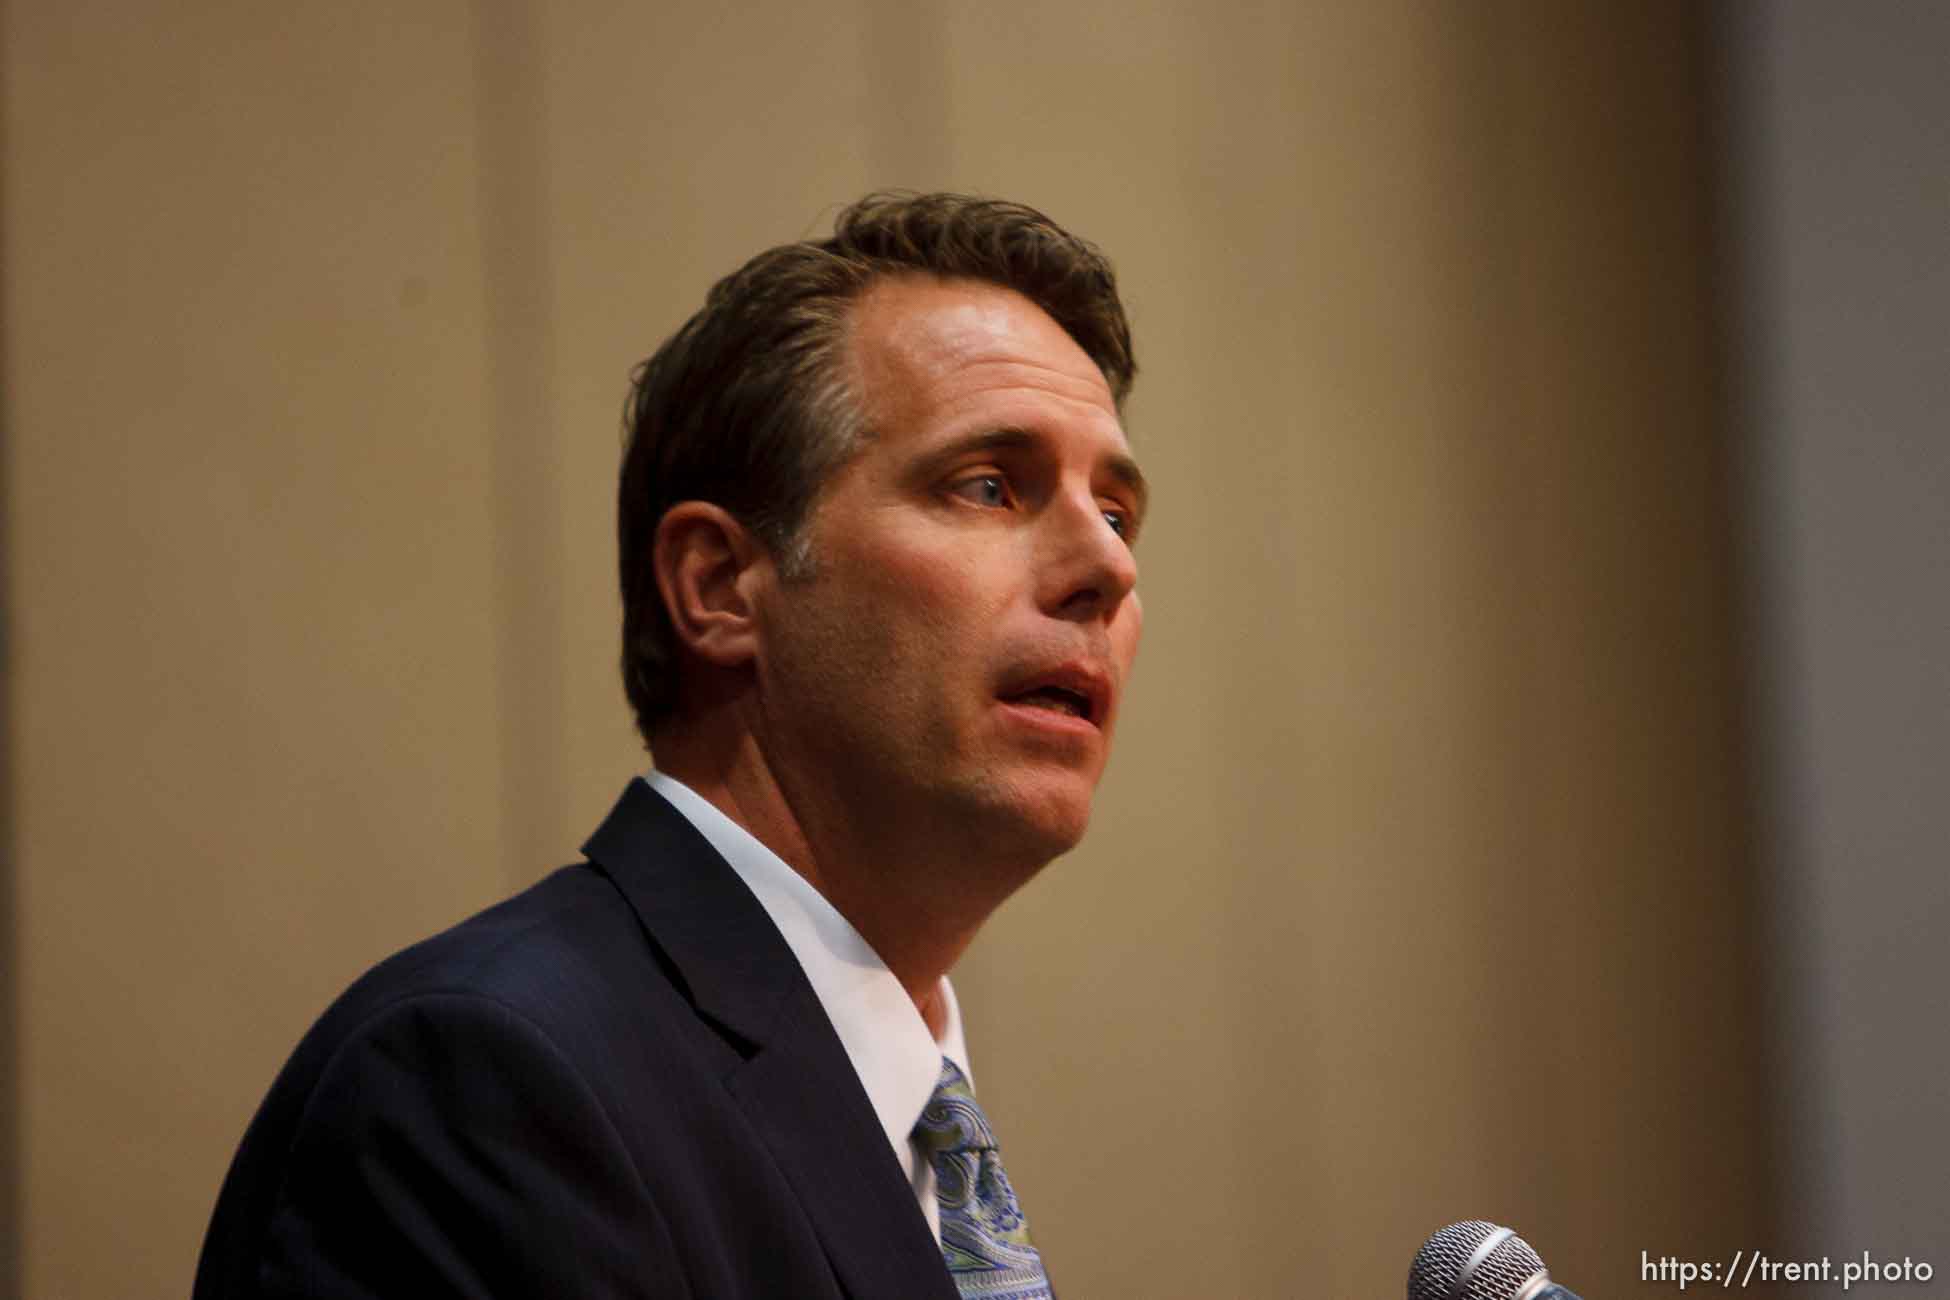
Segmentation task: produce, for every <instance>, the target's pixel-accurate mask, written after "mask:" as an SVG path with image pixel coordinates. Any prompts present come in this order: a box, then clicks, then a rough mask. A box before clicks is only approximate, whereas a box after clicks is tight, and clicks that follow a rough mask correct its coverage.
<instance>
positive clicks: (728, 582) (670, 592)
mask: <svg viewBox="0 0 1950 1300" xmlns="http://www.w3.org/2000/svg"><path fill="white" fill-rule="evenodd" d="M652 563H653V564H654V565H655V566H656V571H657V588H658V590H659V591H661V592H662V593H663V598H664V608H665V609H666V610H668V611H670V622H671V626H672V627H673V628H675V629H676V632H677V640H678V641H679V642H680V643H682V644H683V645H684V646H685V647H686V648H687V649H689V650H690V652H691V653H692V654H694V655H696V656H697V657H698V658H700V659H702V660H704V661H705V662H706V663H708V664H713V665H715V666H717V667H719V668H736V667H739V666H740V665H743V664H746V663H749V662H751V660H752V658H753V657H754V656H755V655H756V654H757V653H758V623H757V610H756V608H755V607H754V598H755V596H756V592H757V585H758V583H759V582H761V581H764V580H765V579H766V578H768V577H769V576H770V574H769V570H770V566H771V563H772V560H771V554H770V552H769V551H768V550H767V549H766V547H765V546H764V544H763V543H762V542H760V541H759V539H758V538H757V537H755V536H754V535H753V534H752V532H751V530H750V529H748V528H746V527H745V525H743V524H742V523H740V522H738V520H737V518H736V517H735V516H733V515H732V513H731V512H730V511H729V510H726V509H725V508H724V507H723V506H719V505H715V504H713V503H712V502H709V501H680V502H678V503H677V504H676V505H674V506H672V507H671V508H670V509H668V510H666V511H665V512H664V517H663V518H662V519H661V520H659V521H658V523H657V538H656V542H655V544H654V549H653V552H652Z"/></svg>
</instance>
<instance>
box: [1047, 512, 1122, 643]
mask: <svg viewBox="0 0 1950 1300" xmlns="http://www.w3.org/2000/svg"><path fill="white" fill-rule="evenodd" d="M1045 522H1046V523H1047V525H1048V535H1047V538H1046V546H1047V562H1046V567H1045V569H1044V574H1043V583H1044V597H1045V599H1044V605H1045V607H1046V608H1047V609H1049V610H1050V611H1051V612H1052V613H1055V614H1057V615H1059V616H1060V617H1063V618H1072V619H1094V618H1102V619H1105V620H1106V621H1108V620H1109V618H1110V617H1111V616H1112V615H1113V614H1115V613H1116V612H1117V608H1118V606H1119V605H1120V604H1122V603H1123V600H1124V598H1125V597H1126V596H1128V595H1130V594H1131V590H1132V588H1134V587H1136V586H1137V557H1136V556H1134V555H1133V554H1131V548H1130V545H1129V543H1127V542H1126V541H1125V540H1124V538H1123V537H1122V536H1121V535H1120V534H1119V533H1118V531H1117V530H1116V529H1115V528H1113V527H1111V524H1110V520H1109V519H1107V518H1105V517H1104V510H1103V507H1102V506H1101V505H1099V504H1098V503H1097V500H1096V497H1095V495H1094V494H1092V493H1089V492H1079V493H1068V492H1066V493H1063V494H1061V495H1060V496H1059V497H1058V498H1057V499H1056V500H1054V501H1052V502H1051V503H1050V507H1049V513H1048V516H1047V518H1046V521H1045Z"/></svg>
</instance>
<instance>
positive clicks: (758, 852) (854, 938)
mask: <svg viewBox="0 0 1950 1300" xmlns="http://www.w3.org/2000/svg"><path fill="white" fill-rule="evenodd" d="M646 779H647V780H648V781H649V783H650V788H651V789H653V790H655V791H656V792H657V793H658V794H660V795H662V796H663V797H664V798H666V799H668V800H669V801H670V803H671V805H672V806H673V807H675V808H676V809H677V811H678V812H680V813H682V814H683V815H684V817H685V819H686V820H688V821H689V822H690V823H691V825H692V826H695V827H696V828H697V830H698V833H699V834H701V835H703V836H704V838H705V839H707V840H709V841H710V842H711V847H712V848H714V849H716V850H717V851H718V853H719V855H720V856H721V857H723V858H724V860H725V861H726V862H728V863H730V864H731V869H732V870H733V871H735V872H737V873H738V878H739V879H740V880H742V881H744V882H745V887H746V888H748V889H750V890H751V891H752V894H753V895H754V896H755V897H756V898H757V899H758V903H759V906H760V907H763V908H764V909H765V914H766V915H767V916H769V917H771V918H772V924H773V925H775V926H777V927H778V929H779V934H780V935H781V936H783V937H784V939H785V942H786V946H787V947H788V948H790V949H792V955H793V956H794V957H796V958H798V959H799V967H800V969H801V970H803V971H805V973H806V979H807V981H808V982H809V983H811V984H812V987H813V992H814V993H815V994H816V995H818V997H819V1005H820V1006H822V1007H824V1008H825V1010H826V1018H827V1019H828V1020H830V1021H832V1022H833V1029H834V1030H835V1031H836V1032H837V1033H838V1034H839V1037H840V1046H842V1047H844V1048H845V1049H846V1057H847V1060H849V1061H851V1062H852V1063H853V1072H854V1073H855V1074H857V1075H859V1076H860V1086H861V1087H862V1088H864V1089H866V1093H867V1100H868V1101H869V1102H871V1103H872V1104H873V1112H874V1114H875V1115H876V1116H878V1117H879V1119H880V1126H881V1128H882V1129H883V1130H884V1131H885V1132H886V1134H887V1142H888V1145H890V1146H891V1147H892V1148H893V1151H894V1158H895V1159H897V1160H899V1161H900V1164H901V1168H902V1169H903V1170H905V1171H906V1173H907V1180H908V1182H909V1183H910V1184H911V1185H912V1186H913V1188H914V1199H915V1201H916V1202H917V1203H918V1204H919V1205H920V1207H921V1213H922V1214H924V1215H926V1216H927V1220H928V1226H929V1227H930V1228H932V1229H933V1230H934V1236H935V1240H936V1241H939V1240H940V1239H941V1207H940V1205H939V1204H938V1203H937V1201H936V1199H935V1186H934V1167H933V1166H932V1165H931V1164H929V1163H928V1161H927V1160H925V1159H924V1158H922V1156H921V1155H920V1153H919V1152H918V1151H917V1150H916V1149H915V1146H914V1142H913V1136H912V1135H913V1132H914V1125H915V1123H916V1122H917V1121H918V1120H919V1119H920V1118H921V1111H922V1109H923V1108H925V1107H926V1106H927V1104H928V1098H930V1097H932V1096H933V1095H934V1083H935V1080H936V1079H937V1078H939V1077H940V1074H941V1058H942V1057H944V1056H945V1057H947V1058H948V1059H949V1060H951V1061H953V1062H954V1063H955V1064H956V1066H958V1067H959V1068H960V1069H961V1072H962V1073H963V1074H965V1075H968V1077H969V1080H970V1083H969V1086H970V1087H973V1086H974V1076H973V1074H971V1073H970V1072H969V1068H968V1047H967V1044H966V1043H964V1042H963V1040H962V1028H961V1007H960V1006H959V1005H958V1004H957V1003H956V1002H955V990H954V988H953V986H951V985H950V984H949V983H948V980H947V977H945V976H944V977H943V978H942V980H941V1004H942V1006H943V1008H944V1009H945V1012H946V1016H945V1021H946V1023H945V1024H944V1026H943V1029H942V1033H941V1038H940V1041H938V1042H937V1041H936V1040H935V1037H934V1035H933V1034H932V1033H930V1032H929V1031H928V1026H927V1022H926V1021H924V1020H922V1019H921V1013H920V1011H919V1010H917V1009H916V1008H915V1006H914V1000H913V999H912V998H910V997H908V996H907V990H906V989H905V988H904V987H902V985H901V982H900V981H899V980H897V979H895V978H894V973H893V972H892V971H890V970H888V969H887V963H886V962H883V961H882V960H880V954H879V953H876V952H875V951H874V950H873V947H872V946H871V945H870V944H868V943H867V941H866V940H865V939H863V938H861V937H860V932H859V931H858V930H856V929H854V928H853V925H852V923H851V922H850V921H848V920H847V919H846V918H845V917H844V916H841V915H840V913H839V910H838V909H837V908H835V907H834V906H833V905H832V904H831V903H829V902H827V901H826V896H825V895H824V894H821V893H820V892H819V891H818V890H817V889H814V888H813V887H812V885H811V884H810V883H809V882H808V881H807V880H806V878H805V877H804V876H802V875H800V874H799V873H798V872H796V871H794V870H793V869H792V868H791V867H789V866H787V865H786V864H785V862H784V860H783V859H781V858H780V857H779V855H778V854H776V853H774V852H772V850H770V849H768V848H766V847H765V846H764V845H763V844H761V843H759V842H758V840H757V839H756V838H754V837H753V835H752V833H751V832H750V831H747V830H746V829H745V828H744V827H742V826H740V825H739V824H738V823H737V822H734V821H732V820H731V818H729V817H727V816H725V815H724V814H723V813H722V812H720V811H718V809H717V807H716V805H714V804H712V803H711V802H710V801H709V800H707V799H705V798H704V796H702V795H700V794H698V793H697V792H696V791H694V790H692V789H691V788H690V787H689V786H687V785H685V784H684V783H683V782H682V781H679V780H677V779H676V778H674V777H671V776H667V775H665V774H664V773H662V772H652V773H650V775H649V776H648V778H646Z"/></svg>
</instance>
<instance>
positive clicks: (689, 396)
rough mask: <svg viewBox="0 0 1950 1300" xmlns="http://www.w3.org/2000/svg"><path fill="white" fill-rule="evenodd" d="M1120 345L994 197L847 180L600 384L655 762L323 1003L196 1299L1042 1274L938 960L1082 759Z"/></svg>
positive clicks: (1064, 268)
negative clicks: (543, 851)
mask: <svg viewBox="0 0 1950 1300" xmlns="http://www.w3.org/2000/svg"><path fill="white" fill-rule="evenodd" d="M1134 372H1135V367H1134V364H1133V362H1132V358H1131V350H1130V341H1129V332H1128V329H1127V327H1126V324H1125V320H1124V314H1123V309H1122V307H1121V305H1120V304H1119V302H1118V299H1117V293H1116V286H1115V281H1114V279H1113V277H1112V274H1111V270H1110V267H1109V265H1108V263H1106V262H1105V261H1104V259H1103V258H1102V256H1101V255H1100V254H1098V253H1097V252H1096V250H1095V249H1094V248H1092V247H1091V246H1090V245H1088V244H1085V243H1083V242H1082V241H1080V240H1078V239H1076V238H1075V237H1073V236H1071V235H1069V234H1067V233H1066V232H1064V231H1062V230H1061V229H1060V228H1058V227H1057V226H1056V225H1055V224H1054V223H1053V222H1051V221H1050V220H1049V219H1048V218H1046V217H1044V216H1042V215H1041V214H1039V213H1036V212H1034V211H1032V210H1030V209H1027V208H1023V207H1020V206H1017V205H1013V204H1005V203H996V202H987V201H980V200H974V199H969V198H964V197H961V196H955V195H927V196H920V197H903V196H890V195H877V196H871V197H869V198H867V199H865V200H863V201H862V202H860V203H858V204H856V205H854V206H853V207H852V208H850V209H848V210H847V211H846V212H844V213H842V214H841V216H840V217H839V219H838V221H837V223H836V227H835V233H834V236H833V237H832V238H831V239H828V240H824V241H820V242H817V243H800V244H793V245H788V246H785V247H782V248H777V249H773V250H771V251H770V252H767V253H764V254H761V255H760V256H759V257H757V258H755V259H754V260H753V261H752V262H750V263H748V264H747V265H746V266H745V267H744V268H743V269H741V270H739V271H738V272H736V273H734V274H733V275H731V276H729V277H727V278H726V279H725V280H723V281H721V282H720V283H719V284H718V285H717V286H716V287H715V288H714V289H713V290H712V291H711V293H710V295H709V297H708V299H707V301H706V303H705V306H704V307H703V308H702V309H701V310H700V311H699V312H698V314H697V315H696V316H694V317H693V318H692V319H691V320H690V322H689V323H687V324H686V325H685V326H684V327H683V328H682V329H681V330H680V331H679V332H678V333H677V334H676V335H675V336H673V337H672V338H671V339H670V340H669V341H668V342H666V343H665V344H664V346H663V347H662V348H661V349H660V350H659V351H658V353H657V354H656V356H654V357H653V358H652V359H651V360H650V361H649V362H648V363H646V364H645V366H644V367H643V368H642V370H641V371H640V372H639V374H638V376H637V384H636V391H635V394H634V397H633V400H632V403H631V409H630V413H629V421H630V444H629V449H628V452H627V454H626V457H625V463H624V467H623V474H622V485H621V494H620V517H619V530H618V531H619V538H620V543H621V545H620V550H621V560H622V578H623V600H624V653H623V665H624V677H625V683H626V687H627V691H628V694H629V698H630V701H631V704H632V706H633V708H634V709H635V711H636V715H637V720H638V724H639V727H640V728H641V730H642V731H643V733H644V736H645V738H646V740H647V741H648V742H649V744H650V746H651V749H652V752H653V753H654V755H655V759H656V765H657V769H658V770H657V772H656V773H655V774H653V775H652V776H651V777H650V779H649V780H648V781H647V782H646V781H637V782H633V783H632V784H631V786H630V787H629V788H628V789H627V790H626V791H625V792H624V794H623V797H622V799H621V800H620V802H619V803H618V804H617V806H616V808H615V809H614V810H613V811H612V813H611V814H610V816H609V818H608V820H607V821H605V823H604V824H603V826H602V827H601V828H600V829H598V830H597V832H596V833H595V835H594V836H593V837H591V839H590V840H589V842H588V843H587V844H586V845H585V846H584V852H585V853H586V854H587V855H588V861H587V862H585V863H583V864H581V865H579V866H575V867H569V868H565V869H563V870H562V871H559V872H557V873H556V874H555V875H553V876H551V877H549V878H548V879H547V880H545V881H543V882H542V883H541V884H539V885H537V886H535V887H534V888H533V889H531V890H529V891H528V892H526V893H524V894H522V895H519V896H517V897H516V898H513V899H511V900H509V901H508V902H506V903H503V904H501V905H500V906H499V907H496V908H493V909H491V910H489V911H487V912H485V913H483V914H481V915H480V916H477V917H475V918H473V919H472V920H469V921H467V922H464V923H463V924H461V925H460V926H458V927H456V928H455V929H453V930H450V931H448V932H446V933H445V934H442V935H439V936H436V937H435V938H433V939H430V940H428V941H426V942H425V943H422V944H420V945H417V946H416V947H414V948H410V949H408V950H407V951H406V952H404V953H401V954H399V955H398V956H396V957H394V958H392V959H391V960H389V961H387V962H385V963H383V964H381V965H380V966H379V967H377V968H376V969H375V970H373V971H372V972H370V973H369V974H368V975H367V976H366V977H365V978H364V979H362V980H361V981H360V982H359V983H357V984H355V985H354V986H353V987H352V989H351V990H349V991H348V992H347V993H346V994H345V995H344V996H343V997H342V998H341V999H340V1000H339V1002H338V1003H336V1004H335V1005H334V1006H333V1007H332V1008H331V1009H330V1010H329V1011H327V1013H326V1014H325V1016H324V1017H323V1018H322V1019H321V1020H320V1021H319V1023H318V1025H317V1026H315V1027H314V1028H313V1030H312V1032H311V1033H310V1034H309V1035H308V1036H307V1037H306V1039H305V1041H304V1042H303V1043H301V1044H300V1046H299V1048H298V1050H297V1052H296V1053H295V1054H294V1055H293V1057H292V1060H291V1062H290V1063H289V1064H288V1065H287V1066H286V1068H285V1070H284V1072H283V1073H282V1075H281V1076H280V1077H279V1079H278V1081H277V1083H276V1085H275V1086H274V1087H273V1089H272V1092H271V1094H270V1096H269V1097H268V1098H267V1100H266V1101H265V1103H264V1106H263V1108H262V1109H261V1110H260V1112H259V1114H258V1116H257V1118H256V1120H255V1121H254V1122H253V1123H252V1125H251V1129H250V1131H249V1132H248V1133H247V1134H246V1136H245V1139H244V1143H243V1146H242V1148H241V1150H240V1151H239V1153H238V1155H237V1159H236V1162H235V1164H234V1165H233V1167H232V1169H231V1172H230V1176H229V1178H228V1179H227V1181H226V1183H225V1186H224V1191H223V1194H222V1196H221V1198H220V1200H219V1202H218V1206H217V1210H216V1215H215V1218H214V1221H213V1223H212V1226H211V1229H210V1235H209V1238H208V1240H207V1241H206V1243H205V1246H204V1252H203V1258H202V1262H201V1265H200V1267H199V1270H198V1276H197V1286H196V1295H197V1297H198V1298H199V1300H214V1298H215V1297H220V1296H221V1297H228V1296H244V1295H251V1296H256V1295H266V1296H301V1295H302V1296H331V1297H354V1296H358V1297H366V1296H379V1295H388V1296H392V1295H413V1296H431V1295H466V1296H488V1295H496V1296H516V1295H521V1296H666V1295H669V1296H680V1295H681V1296H699V1297H713V1298H716V1297H731V1296H792V1297H814V1296H819V1297H825V1296H854V1297H870V1296H873V1297H903V1298H905V1297H926V1296H934V1297H942V1298H943V1300H946V1298H948V1297H954V1296H957V1295H961V1296H973V1295H1008V1296H1021V1297H1033V1296H1044V1295H1048V1294H1049V1291H1048V1283H1047V1276H1046V1272H1045V1269H1044V1266H1043V1264H1042V1261H1041V1259H1040V1257H1039V1256H1038V1254H1037V1252H1036V1251H1035V1248H1034V1247H1033V1245H1031V1244H1030V1242H1029V1237H1028V1234H1027V1229H1026V1226H1025V1224H1024V1223H1023V1221H1022V1216H1021V1213H1020V1207H1019V1206H1018V1204H1017V1203H1016V1201H1015V1199H1014V1196H1013V1194H1012V1192H1011V1190H1010V1188H1009V1184H1008V1182H1007V1179H1006V1177H1005V1176H1004V1175H1003V1174H1002V1170H1001V1165H1000V1157H999V1155H998V1153H997V1152H996V1151H995V1149H994V1142H993V1138H992V1135H991V1134H990V1133H989V1131H988V1128H987V1125H986V1123H985V1121H984V1120H983V1118H982V1116H981V1112H980V1110H979V1108H978V1107H976V1106H975V1104H974V1101H973V1097H972V1093H971V1091H970V1088H969V1085H968V1083H967V1075H968V1067H967V1060H966V1054H965V1049H964V1046H963V1043H962V1034H961V1025H960V1018H959V1014H958V1011H957V1009H956V1005H955V1001H954V995H953V991H952V989H951V988H950V987H949V985H948V982H947V979H946V974H947V971H948V969H949V968H950V967H951V966H952V965H953V964H954V962H955V960H956V958H958V957H959V956H960V954H961V952H962V951H963V949H964V948H966V947H967V945H968V943H969V941H970V940H971V939H972V938H973V937H974V935H975V932H976V930H977V929H979V928H980V926H981V924H982V922H983V920H984V919H986V918H987V916H988V915H989V913H990V912H991V911H993V910H994V908H995V907H996V906H997V905H998V904H999V903H1001V902H1002V900H1004V899H1005V898H1007V897H1008V896H1009V895H1010V894H1011V893H1013V892H1014V891H1015V890H1016V889H1017V888H1018V887H1020V886H1021V885H1022V884H1023V882H1024V881H1026V880H1028V879H1029V877H1031V876H1032V875H1034V874H1035V873H1036V872H1037V871H1038V870H1039V869H1040V868H1041V867H1042V866H1043V865H1044V864H1046V863H1047V862H1048V861H1049V860H1050V859H1051V858H1052V857H1054V856H1056V855H1057V854H1059V853H1061V852H1063V851H1064V850H1066V849H1068V848H1070V847H1071V846H1072V845H1073V844H1075V843H1076V842H1077V840H1078V838H1079V837H1080V836H1081V835H1082V834H1083V830H1084V826H1085V823H1086V821H1087V820H1088V817H1089V812H1090V803H1091V797H1092V794H1093V792H1094V790H1095V788H1096V784H1097V780H1098V777H1099V775H1100V774H1101V773H1102V770H1103V766H1104V762H1105V760H1106V758H1107V756H1108V754H1109V747H1110V740H1111V733H1112V729H1113V726H1114V724H1115V722H1116V717H1117V708H1118V702H1119V699H1120V697H1121V694H1122V690H1123V686H1124V682H1125V679H1126V677H1127V675H1128V673H1129V671H1130V668H1131V663H1132V660H1133V657H1134V656H1135V654H1136V651H1137V643H1138V633H1139V625H1140V621H1141V615H1140V612H1139V606H1138V600H1137V596H1136V594H1135V592H1134V589H1133V588H1134V584H1135V582H1136V579H1137V570H1136V566H1135V562H1134V561H1133V559H1132V552H1131V546H1132V544H1133V543H1134V542H1135V540H1136V537H1137V533H1138V530H1139V528H1140V526H1141V524H1142V520H1143V515H1144V505H1145V489H1144V480H1143V477H1142V475H1141V474H1140V473H1139V472H1138V469H1137V466H1136V464H1135V462H1134V461H1133V460H1132V458H1131V455H1130V449H1129V447H1128V445H1127V443H1126V440H1125V436H1124V433H1123V431H1122V428H1121V426H1120V423H1119V407H1120V405H1121V403H1122V401H1123V398H1124V396H1125V394H1126V393H1127V392H1128V390H1129V387H1130V383H1131V379H1132V376H1133V374H1134Z"/></svg>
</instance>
